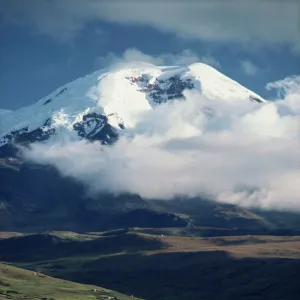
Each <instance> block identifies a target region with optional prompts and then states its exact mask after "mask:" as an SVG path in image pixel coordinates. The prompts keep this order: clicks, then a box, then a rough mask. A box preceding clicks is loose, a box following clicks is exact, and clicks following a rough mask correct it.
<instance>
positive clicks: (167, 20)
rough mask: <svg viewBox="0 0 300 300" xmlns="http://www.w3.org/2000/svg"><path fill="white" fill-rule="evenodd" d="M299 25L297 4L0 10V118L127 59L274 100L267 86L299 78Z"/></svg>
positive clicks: (8, 0) (129, 2) (26, 5)
mask: <svg viewBox="0 0 300 300" xmlns="http://www.w3.org/2000/svg"><path fill="white" fill-rule="evenodd" d="M299 18H300V2H298V1H296V0H286V1H272V0H260V1H256V0H254V1H253V0H251V1H250V0H243V1H237V0H232V1H230V0H227V1H220V0H219V1H218V0H215V1H210V2H208V1H206V0H199V1H189V0H186V1H181V2H180V1H172V0H168V1H166V0H165V1H155V0H154V1H137V0H124V1H122V2H121V1H118V0H112V1H106V0H85V1H83V0H82V1H80V0H77V1H70V0H52V1H47V0H23V1H22V0H2V1H1V4H0V38H1V43H0V108H4V109H17V108H19V107H22V106H25V105H29V104H31V103H33V102H36V101H37V100H39V99H40V98H42V97H44V96H46V95H47V94H48V93H50V92H52V91H53V90H54V89H56V88H58V87H59V86H61V85H63V84H65V83H67V82H69V81H72V80H74V79H76V78H78V77H81V76H84V75H85V74H87V73H90V72H92V71H94V70H96V69H98V68H102V67H105V66H106V65H108V64H110V63H112V62H114V61H115V60H116V59H124V58H126V57H128V54H129V56H130V59H135V58H138V59H139V58H141V57H142V58H143V57H146V58H147V57H148V58H149V56H151V57H154V60H155V59H156V61H164V62H166V63H173V64H176V60H177V61H178V62H179V63H187V62H189V61H194V60H199V61H203V62H206V63H209V64H212V65H213V66H214V67H216V68H217V69H219V70H220V71H221V72H222V73H224V74H226V75H227V76H229V77H231V78H233V79H235V80H237V81H238V82H240V83H241V84H243V85H245V86H246V87H248V88H250V89H252V90H253V91H255V92H257V93H259V94H260V95H262V96H263V97H272V94H270V93H269V92H268V91H266V90H265V85H266V84H267V83H268V82H272V81H276V80H279V79H283V78H285V77H287V76H291V75H296V74H300V19H299ZM124 53H125V54H124ZM146 55H147V56H146Z"/></svg>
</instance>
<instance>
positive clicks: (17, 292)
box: [0, 264, 138, 300]
mask: <svg viewBox="0 0 300 300" xmlns="http://www.w3.org/2000/svg"><path fill="white" fill-rule="evenodd" d="M0 299H16V300H22V299H49V300H50V299H53V300H54V299H56V300H62V299H64V300H67V299H69V300H76V299H78V300H92V299H95V300H96V299H103V300H104V299H105V300H109V299H119V300H126V299H133V300H134V299H136V300H137V299H138V298H134V297H131V296H126V295H123V294H120V293H117V292H114V291H111V290H107V289H104V288H100V287H98V286H92V285H84V284H79V283H74V282H71V281H67V280H62V279H56V278H53V277H50V276H46V275H43V274H40V273H37V272H32V271H27V270H23V269H20V268H16V267H12V266H10V265H6V264H0Z"/></svg>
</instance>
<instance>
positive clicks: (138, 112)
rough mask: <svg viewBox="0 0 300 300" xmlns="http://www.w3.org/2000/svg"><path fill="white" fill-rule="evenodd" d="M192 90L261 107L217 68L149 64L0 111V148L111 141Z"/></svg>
mask: <svg viewBox="0 0 300 300" xmlns="http://www.w3.org/2000/svg"><path fill="white" fill-rule="evenodd" d="M185 90H195V91H196V92H198V93H201V94H202V95H204V96H206V97H207V98H214V99H220V100H225V101H235V100H239V101H241V100H242V99H245V100H249V99H250V100H254V101H256V102H265V101H264V100H263V99H262V98H261V97H260V96H259V95H257V94H255V93H253V92H252V91H250V90H248V89H246V88H245V87H243V86H241V85H240V84H239V83H237V82H235V81H233V80H232V79H230V78H229V77H227V76H225V75H224V74H222V73H220V72H219V71H217V70H216V69H214V68H212V67H210V66H208V65H206V64H203V63H194V64H192V65H190V66H188V67H180V66H161V67H159V66H155V65H151V64H142V65H131V66H130V67H128V66H127V67H123V68H119V69H117V68H115V69H112V70H100V71H97V72H94V73H92V74H90V75H87V76H85V77H82V78H79V79H77V80H75V81H73V82H71V83H68V84H66V85H64V86H62V87H61V88H59V89H57V90H55V91H54V92H53V93H51V94H50V95H48V96H47V97H45V98H42V99H41V100H39V101H38V102H37V103H35V104H33V105H30V106H27V107H23V108H20V109H18V110H16V111H6V110H0V116H1V123H0V125H1V126H0V147H1V146H3V145H5V144H7V143H9V142H11V141H12V140H17V141H18V140H22V141H24V140H26V141H29V142H34V141H42V140H48V139H49V137H51V138H54V139H65V138H68V139H72V140H74V139H75V140H76V139H82V138H88V139H92V140H93V139H100V140H101V141H102V142H104V143H109V142H111V141H113V140H114V139H115V138H116V136H117V135H118V131H119V130H121V129H124V128H130V127H134V126H135V124H136V123H137V122H138V121H139V120H140V118H142V116H143V113H145V112H147V111H149V110H151V109H153V108H154V107H155V106H156V105H158V104H160V103H162V102H166V101H171V100H173V99H180V98H184V94H183V92H184V91H185Z"/></svg>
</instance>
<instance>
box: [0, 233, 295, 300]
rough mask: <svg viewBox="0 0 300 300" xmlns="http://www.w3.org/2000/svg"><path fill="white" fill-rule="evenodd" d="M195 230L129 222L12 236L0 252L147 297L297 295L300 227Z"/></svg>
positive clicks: (38, 268)
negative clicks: (252, 231)
mask: <svg viewBox="0 0 300 300" xmlns="http://www.w3.org/2000/svg"><path fill="white" fill-rule="evenodd" d="M207 230H208V231H207V232H213V233H214V234H215V233H216V232H218V230H217V229H214V231H212V229H207ZM199 232H204V235H205V236H202V237H201V236H194V235H190V236H188V235H187V234H188V233H187V232H185V233H184V234H185V236H183V235H182V234H183V233H182V229H178V228H173V229H138V228H134V229H130V230H116V231H111V232H98V233H97V232H94V233H85V234H78V233H73V232H53V233H47V234H45V235H41V234H40V235H31V236H27V237H26V236H23V237H14V238H9V239H3V240H1V241H0V260H2V261H6V263H10V264H13V265H15V266H18V267H22V268H25V269H30V270H32V272H41V273H43V274H47V275H49V276H54V277H59V278H63V279H67V280H71V281H74V282H80V283H85V284H93V285H98V286H103V287H105V288H108V289H112V290H116V291H118V292H122V293H124V294H127V295H135V296H137V297H140V298H143V299H147V300H157V299H160V300H163V299H164V300H182V299H184V300H199V299H247V300H250V299H251V300H262V299H276V300H279V299H284V300H289V299H291V300H292V299H299V298H298V296H299V295H300V285H299V278H300V236H299V235H291V232H290V235H289V236H286V235H277V236H276V235H263V234H262V233H261V232H258V233H259V234H257V235H240V236H233V235H229V236H224V235H220V236H207V235H208V233H207V232H206V230H205V229H199ZM198 234H199V233H198ZM223 234H224V233H223ZM50 237H51V238H50ZM26 238H27V239H26ZM25 241H26V242H25ZM30 241H31V243H32V245H31V246H30V243H29V242H30ZM18 245H26V247H23V250H22V251H17V250H15V249H18V247H19V246H18ZM35 250H36V251H35ZM82 299H84V298H82ZM124 299H126V298H124Z"/></svg>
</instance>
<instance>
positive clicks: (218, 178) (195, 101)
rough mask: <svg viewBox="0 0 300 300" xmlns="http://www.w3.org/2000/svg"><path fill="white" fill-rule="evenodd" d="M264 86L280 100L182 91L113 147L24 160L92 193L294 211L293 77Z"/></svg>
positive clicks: (296, 131)
mask: <svg viewBox="0 0 300 300" xmlns="http://www.w3.org/2000/svg"><path fill="white" fill-rule="evenodd" d="M267 87H268V88H269V89H271V88H275V89H280V90H282V93H281V94H282V95H284V99H283V100H282V99H281V100H278V101H275V102H270V103H266V104H258V103H253V102H251V101H249V102H247V101H244V100H241V102H236V101H234V102H233V103H230V102H225V101H220V100H215V99H207V98H204V97H203V96H201V95H200V94H199V93H197V92H186V93H185V96H186V100H185V101H174V102H172V103H165V104H162V105H160V106H157V108H155V109H153V110H150V111H148V112H146V113H145V114H144V115H143V116H142V117H141V118H140V119H139V120H138V122H137V124H136V126H135V127H134V128H132V129H130V130H129V129H128V130H127V131H126V130H125V131H124V135H123V136H121V137H120V139H119V140H118V141H117V142H116V143H115V144H114V145H113V146H110V147H107V146H103V145H101V144H100V143H97V142H94V143H88V142H84V141H79V142H70V143H60V144H53V145H51V146H49V145H42V144H35V145H33V146H32V149H31V151H28V152H25V157H26V158H27V159H29V160H32V161H35V162H38V163H43V164H49V163H50V164H53V165H54V166H55V167H56V168H57V169H58V170H60V172H61V173H62V174H64V175H66V176H72V177H75V178H77V179H79V180H81V181H82V182H84V183H85V184H86V186H87V187H88V189H89V190H90V191H91V192H93V193H99V192H103V191H106V192H107V191H108V192H112V193H124V192H126V193H134V194H139V195H141V196H142V197H144V198H149V199H153V198H155V199H171V198H172V197H175V196H180V195H182V196H188V197H194V196H203V195H205V196H207V197H209V198H211V199H213V200H215V201H220V202H226V203H235V204H239V205H242V206H252V207H253V206H254V207H260V208H272V209H284V210H300V189H299V186H300V143H299V142H300V76H298V77H297V76H294V77H290V78H286V79H284V80H282V81H278V82H275V83H270V84H269V85H268V86H267ZM110 88H111V87H109V86H107V87H106V89H107V91H106V92H109V89H110Z"/></svg>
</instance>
